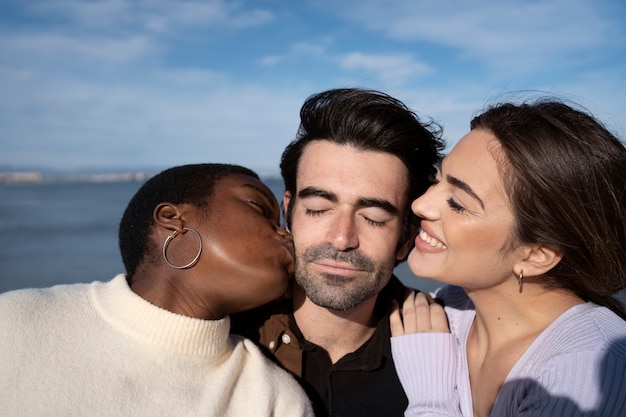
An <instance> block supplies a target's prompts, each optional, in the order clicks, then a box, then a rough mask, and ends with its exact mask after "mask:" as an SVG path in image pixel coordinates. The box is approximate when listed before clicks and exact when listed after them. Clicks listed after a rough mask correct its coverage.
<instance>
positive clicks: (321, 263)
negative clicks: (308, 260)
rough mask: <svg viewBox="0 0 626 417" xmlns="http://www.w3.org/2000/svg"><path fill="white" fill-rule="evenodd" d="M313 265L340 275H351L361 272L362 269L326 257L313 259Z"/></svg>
mask: <svg viewBox="0 0 626 417" xmlns="http://www.w3.org/2000/svg"><path fill="white" fill-rule="evenodd" d="M313 263H314V264H315V265H317V266H318V267H319V268H320V269H322V270H324V271H327V272H332V273H334V274H340V275H351V274H355V273H359V272H363V270H362V269H359V268H357V267H356V266H354V265H352V264H348V263H345V262H335V261H332V260H328V259H321V260H317V261H313Z"/></svg>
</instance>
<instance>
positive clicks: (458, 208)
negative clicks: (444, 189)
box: [446, 197, 465, 213]
mask: <svg viewBox="0 0 626 417" xmlns="http://www.w3.org/2000/svg"><path fill="white" fill-rule="evenodd" d="M446 202H447V203H448V206H450V208H451V209H452V211H454V212H456V213H462V212H464V211H465V207H463V206H462V205H460V204H459V203H457V202H456V201H454V199H453V198H452V197H448V199H447V200H446Z"/></svg>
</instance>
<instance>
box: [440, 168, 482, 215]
mask: <svg viewBox="0 0 626 417" xmlns="http://www.w3.org/2000/svg"><path fill="white" fill-rule="evenodd" d="M446 180H447V181H448V182H449V183H450V184H452V185H453V186H455V187H457V188H460V189H461V190H463V191H465V192H466V193H467V194H469V195H470V196H471V197H472V198H473V199H474V200H476V201H478V204H480V207H482V208H483V209H484V208H485V203H483V200H481V199H480V197H478V194H476V193H475V192H474V190H472V187H470V186H469V185H468V184H467V183H466V182H463V181H461V180H460V179H458V178H456V177H453V176H452V175H446Z"/></svg>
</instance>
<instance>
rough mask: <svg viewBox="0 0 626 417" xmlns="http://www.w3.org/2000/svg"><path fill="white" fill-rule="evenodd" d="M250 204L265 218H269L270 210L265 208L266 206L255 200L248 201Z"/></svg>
mask: <svg viewBox="0 0 626 417" xmlns="http://www.w3.org/2000/svg"><path fill="white" fill-rule="evenodd" d="M248 202H249V203H250V204H252V205H253V206H255V207H256V208H258V209H259V211H260V212H261V213H262V214H263V215H264V216H265V217H269V210H268V209H267V207H266V206H265V204H261V203H258V202H256V201H254V200H250V201H248Z"/></svg>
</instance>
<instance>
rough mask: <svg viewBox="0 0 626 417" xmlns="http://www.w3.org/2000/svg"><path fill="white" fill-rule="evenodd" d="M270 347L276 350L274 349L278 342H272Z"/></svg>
mask: <svg viewBox="0 0 626 417" xmlns="http://www.w3.org/2000/svg"><path fill="white" fill-rule="evenodd" d="M269 346H270V350H274V347H275V346H276V342H274V341H273V340H272V341H271V342H270V345H269Z"/></svg>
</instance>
